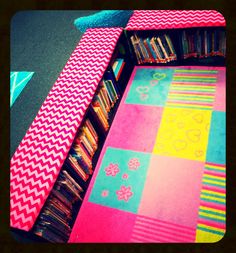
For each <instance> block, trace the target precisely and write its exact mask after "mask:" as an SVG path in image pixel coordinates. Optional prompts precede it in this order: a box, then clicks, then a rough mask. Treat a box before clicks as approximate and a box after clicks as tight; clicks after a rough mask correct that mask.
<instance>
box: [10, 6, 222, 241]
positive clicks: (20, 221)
mask: <svg viewBox="0 0 236 253" xmlns="http://www.w3.org/2000/svg"><path fill="white" fill-rule="evenodd" d="M144 12H145V13H144V14H145V15H143V11H135V12H134V15H133V16H132V17H131V19H130V21H129V23H128V25H127V27H126V28H125V29H122V28H100V29H88V30H87V31H86V33H85V35H84V36H83V38H82V39H81V41H80V43H79V45H78V46H77V47H76V49H75V51H74V52H73V54H72V56H71V58H70V59H69V61H68V63H67V65H66V66H65V68H64V69H63V71H62V73H61V75H60V76H59V79H58V80H57V82H56V83H55V86H54V87H53V89H52V91H51V92H50V94H49V97H48V98H47V99H46V102H45V103H44V104H43V106H42V109H41V111H40V112H39V115H38V116H37V117H36V120H35V122H33V124H32V126H31V128H30V129H29V131H28V132H27V134H26V137H25V138H24V140H23V141H22V143H21V144H20V146H19V148H18V150H17V151H16V153H15V155H14V156H13V158H12V161H11V175H12V176H11V177H12V181H11V185H13V184H15V185H17V184H21V189H18V190H17V191H16V190H15V189H13V188H12V189H11V196H13V197H12V199H13V204H12V209H11V226H12V232H13V233H14V234H15V235H16V236H15V237H16V238H18V239H17V240H21V239H22V238H24V237H25V235H29V236H27V237H28V240H29V241H38V242H45V241H51V242H67V240H68V238H69V234H70V231H71V229H72V228H73V225H74V223H75V220H76V217H77V215H78V213H79V210H80V207H81V205H82V203H83V198H84V196H85V194H86V190H87V188H88V186H89V183H90V181H91V178H92V176H93V172H94V171H93V169H94V168H95V167H96V164H97V162H98V159H99V156H100V153H101V150H102V148H103V145H104V142H105V140H106V137H107V135H108V133H109V129H110V126H111V125H112V122H113V119H114V117H115V115H116V111H117V109H118V108H119V104H120V101H121V98H122V96H123V94H124V92H125V89H126V86H127V83H128V81H129V78H130V76H131V73H132V71H133V68H134V66H137V65H142V66H155V65H157V66H185V65H186V66H189V65H193V66H194V65H200V66H225V39H224V38H223V37H224V35H223V33H224V32H225V28H224V26H223V21H222V19H220V18H219V20H220V21H217V20H216V19H214V22H213V21H209V19H208V23H206V22H204V15H203V21H202V22H195V23H194V22H193V21H192V22H190V21H189V20H188V17H184V18H183V19H184V20H185V21H184V22H183V21H182V18H180V19H179V23H178V21H176V20H178V18H179V17H178V15H182V17H183V16H184V15H187V14H186V12H185V11H184V12H182V14H181V13H180V14H179V12H178V11H176V12H175V15H176V18H174V19H173V20H174V23H171V21H169V23H168V24H166V23H165V21H163V20H162V19H161V18H158V19H157V17H158V15H157V14H160V15H161V16H162V15H163V18H164V17H165V18H166V13H164V14H165V15H164V14H163V13H162V12H158V11H157V12H155V11H154V12H152V11H144ZM167 12H168V11H167ZM153 13H154V14H155V15H154V14H153ZM176 13H177V14H176ZM189 13H192V11H190V12H189ZM168 14H169V15H170V16H171V15H173V13H172V12H171V11H169V13H168ZM150 20H151V21H150ZM153 20H154V21H153ZM167 20H168V17H167ZM210 20H211V19H210ZM149 21H150V22H149ZM181 22H182V23H181ZM163 24H165V25H163ZM205 31H207V32H206V34H210V35H209V36H210V37H211V40H210V41H211V42H209V43H208V44H210V45H211V47H210V49H209V47H208V49H206V52H208V51H209V55H207V57H205V56H203V55H204V54H201V53H196V54H194V53H195V51H198V49H197V42H196V41H195V40H194V38H195V37H194V36H196V34H198V33H200V34H201V33H203V34H204V32H205ZM215 31H217V32H220V33H221V34H222V42H221V47H222V49H223V50H221V51H220V53H215V54H214V52H215V51H216V52H217V50H213V49H212V47H213V46H212V45H214V47H215V46H216V44H214V43H215V39H216V38H218V37H217V35H216V34H215ZM183 34H185V35H186V34H187V42H186V36H185V42H186V43H187V48H186V44H184V45H183ZM213 37H214V41H213V39H212V38H213ZM199 38H200V39H201V36H200V37H199ZM203 38H204V36H203ZM200 39H199V40H200ZM195 42H196V43H195ZM140 44H142V45H140ZM206 44H207V43H206ZM208 46H209V45H208ZM218 47H219V45H218ZM193 48H194V49H193ZM204 50H205V47H204ZM144 51H145V52H144ZM200 51H201V50H200ZM218 51H219V50H218ZM222 51H223V52H222ZM137 52H138V53H137ZM137 54H139V56H137ZM140 54H143V55H142V56H141V55H140ZM145 54H146V56H145ZM80 56H81V57H82V58H80V59H79V57H80ZM184 56H185V57H184ZM160 59H162V60H160ZM79 61H81V62H80V63H79V64H78V66H76V67H75V63H76V62H79ZM80 80H82V81H80ZM65 81H67V82H68V86H67V88H68V90H67V91H65V94H63V93H61V91H60V90H59V88H62V87H63V86H60V83H62V85H64V83H65ZM77 82H80V83H79V87H78V86H76V85H75V83H77ZM90 84H91V85H90ZM89 85H90V86H89ZM85 86H86V87H85ZM58 87H59V88H58ZM62 89H63V88H62ZM58 90H59V93H60V94H61V95H62V98H59V97H58V94H57V92H58ZM68 100H72V103H71V104H70V105H66V102H67V101H68ZM62 101H64V102H62ZM84 101H85V103H84ZM61 103H64V106H65V111H64V112H63V113H65V114H66V113H67V112H72V113H69V114H70V117H71V118H73V119H75V118H76V117H77V120H75V121H73V122H72V127H70V128H69V131H68V132H69V133H65V131H63V128H65V127H68V123H67V121H68V118H69V117H68V118H67V120H64V119H63V120H61V122H60V120H58V116H59V115H58V112H56V109H55V108H54V109H53V110H54V112H55V113H54V116H53V120H54V122H55V124H54V125H50V129H52V128H55V129H59V130H58V132H57V135H56V134H54V136H53V137H52V139H53V138H54V139H53V142H54V143H53V144H52V143H51V142H50V137H49V136H48V135H47V133H46V131H45V129H44V131H45V133H43V134H42V136H37V135H36V136H35V139H32V136H34V134H35V133H34V131H33V130H32V129H35V128H37V122H38V121H40V122H41V124H42V122H43V124H46V125H47V124H48V122H50V121H49V119H47V116H45V115H47V113H46V112H48V110H49V109H48V105H50V106H51V104H53V105H56V106H60V104H61ZM111 104H112V105H111ZM108 107H109V108H108ZM45 108H46V109H45ZM40 113H41V114H40ZM60 113H61V112H60ZM50 117H51V116H50ZM50 117H49V118H50ZM88 119H89V122H90V123H89V124H91V125H92V130H91V128H90V127H89V126H88V125H87V128H86V129H87V130H88V128H90V133H87V132H86V133H85V136H86V138H85V137H84V136H83V141H82V142H83V148H85V149H87V151H88V153H89V152H90V158H91V159H90V162H91V163H90V170H88V169H87V168H86V169H85V168H83V165H82V164H83V162H85V163H86V161H83V162H82V163H80V164H79V167H80V169H81V167H82V170H83V172H82V173H83V174H86V176H85V177H86V179H84V180H83V179H81V178H82V177H83V176H82V175H79V174H78V171H77V172H76V169H74V168H73V166H72V165H71V164H70V163H68V159H69V157H70V156H71V155H72V157H73V154H72V148H73V147H74V146H75V143H76V142H77V139H78V136H79V135H80V133H81V131H83V130H82V129H84V128H83V127H84V125H86V124H87V123H86V121H87V120H88ZM50 120H51V122H52V121H53V120H52V119H51V118H50ZM45 122H46V123H45ZM40 126H41V125H40ZM46 130H47V129H46ZM84 131H85V130H84ZM93 131H94V132H95V133H96V135H97V137H98V138H96V137H95V136H94V135H93V133H92V132H93ZM44 136H46V137H47V138H45V139H44V138H43V137H44ZM39 138H42V139H43V140H44V145H45V146H52V145H55V143H57V142H60V143H61V147H60V149H58V150H54V154H53V155H54V157H53V155H51V157H50V155H49V157H50V158H49V157H48V156H47V155H45V154H47V152H48V153H50V152H51V150H43V149H42V146H35V148H36V152H37V154H36V153H35V154H34V153H32V154H31V155H32V157H28V156H27V155H26V154H25V153H27V149H28V146H30V145H35V144H32V143H37V142H38V140H39ZM94 141H95V142H96V143H94V145H95V146H94V149H93V147H92V146H93V145H92V143H93V142H94ZM79 142H81V140H79ZM56 145H58V144H56ZM22 150H23V151H22ZM89 150H90V151H89ZM50 154H51V153H50ZM74 155H75V154H74ZM26 156H27V162H28V164H29V166H28V165H27V164H26V163H25V160H24V159H25V157H26ZM19 157H20V158H19ZM35 157H37V159H38V161H41V160H42V161H47V160H48V159H51V161H52V158H53V159H54V160H55V163H53V162H51V161H50V162H46V163H44V164H40V162H38V161H37V162H35ZM75 157H76V156H74V158H73V159H74V160H73V161H74V162H78V161H76V159H75ZM30 159H31V160H30ZM40 159H41V160H40ZM35 163H36V167H37V166H41V167H43V168H44V170H45V172H46V174H44V175H40V174H39V175H37V177H39V178H40V180H41V182H39V180H38V181H37V182H38V185H44V184H45V182H46V183H47V185H48V186H47V187H46V189H44V188H45V187H44V188H43V189H42V188H41V189H39V192H42V193H41V195H40V194H38V195H37V194H34V196H33V195H32V192H34V191H35V189H36V188H37V187H38V186H35V187H34V186H32V185H31V184H30V182H31V181H32V180H33V181H34V180H35V176H34V175H33V176H32V175H31V170H33V167H34V166H35ZM78 163H79V162H78ZM32 164H33V165H34V166H33V167H32ZM87 165H88V164H87ZM84 166H85V167H86V165H84ZM16 167H17V169H16ZM18 167H19V168H20V169H18ZM51 167H52V168H53V169H52V170H50V169H51ZM64 169H65V171H67V173H68V174H69V176H67V179H66V180H67V181H68V180H69V181H70V183H69V184H70V186H72V185H76V184H78V185H79V186H80V187H81V188H82V190H80V189H79V186H77V187H75V188H73V190H74V191H75V192H76V193H75V194H74V195H75V196H77V197H76V198H75V196H74V195H73V194H72V195H73V196H71V195H70V196H67V193H65V196H67V199H70V198H75V200H74V203H73V205H72V207H71V208H70V214H69V215H67V216H70V219H67V218H68V217H66V214H63V212H59V213H60V214H59V216H60V217H59V218H58V217H57V218H55V219H57V220H60V218H61V219H62V217H65V219H66V222H62V223H66V225H64V226H62V227H61V229H59V230H60V231H59V232H55V233H53V230H55V229H56V227H55V224H56V223H54V222H51V223H53V225H54V228H53V227H50V225H49V226H48V225H47V224H48V223H50V220H48V219H47V218H45V217H44V218H42V216H43V215H44V212H45V210H46V209H49V210H48V211H47V214H48V212H50V208H48V205H49V204H51V205H52V202H53V201H50V199H51V197H52V194H53V191H54V190H55V189H57V190H58V191H60V189H61V188H60V187H61V186H60V187H59V186H58V183H60V184H63V182H64V181H63V180H65V179H61V175H62V174H63V170H64ZM19 171H27V173H25V172H19ZM19 173H21V174H22V173H23V175H24V174H25V177H24V178H23V179H22V180H20V179H19ZM64 175H65V173H64ZM70 177H72V180H70V179H69V178H70ZM16 178H17V180H16ZM32 178H33V179H32ZM24 180H25V181H26V182H27V183H28V185H27V186H26V187H25V185H24V184H25V182H23V181H24ZM73 180H74V181H75V183H73ZM42 182H43V183H42ZM22 185H23V186H22ZM39 188H40V187H39ZM62 188H63V187H62ZM22 189H23V190H22ZM27 190H28V192H27ZM37 191H38V189H37ZM23 194H25V195H26V196H28V198H29V199H30V198H32V196H33V199H32V200H29V202H28V203H27V202H24V200H22V197H21V196H22V195H23ZM36 195H37V196H36ZM54 195H55V194H54ZM16 196H19V198H18V199H17V198H16ZM54 198H55V196H54ZM38 200H40V201H38ZM35 202H38V204H37V206H35V205H34V203H35ZM62 202H63V201H62ZM30 209H32V210H33V211H32V210H31V211H30V212H27V213H26V212H25V211H20V210H30ZM59 209H60V208H59ZM61 209H63V208H61ZM61 209H60V211H62V210H61ZM64 209H66V208H64ZM22 213H23V215H22ZM63 215H64V216H63ZM44 216H45V215H44ZM49 216H50V215H49ZM22 217H23V218H22ZM50 219H51V216H50ZM42 221H43V225H42ZM40 222H41V225H39V224H40ZM58 224H60V222H59V223H58ZM43 226H44V227H45V228H46V229H43V228H44V227H43ZM68 226H69V228H68V230H67V229H65V227H68ZM39 227H40V228H39ZM63 229H64V231H65V230H66V231H67V235H66V236H63V235H61V233H63ZM49 230H50V233H49V232H47V231H49ZM44 231H46V233H45V235H44V234H43V233H44ZM53 234H54V235H53ZM55 234H56V235H55ZM47 237H48V239H46V238H47ZM49 238H50V239H49Z"/></svg>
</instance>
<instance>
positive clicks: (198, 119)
mask: <svg viewBox="0 0 236 253" xmlns="http://www.w3.org/2000/svg"><path fill="white" fill-rule="evenodd" d="M193 119H194V120H195V122H197V123H199V124H200V123H202V122H203V115H202V114H201V113H198V114H195V115H194V116H193Z"/></svg>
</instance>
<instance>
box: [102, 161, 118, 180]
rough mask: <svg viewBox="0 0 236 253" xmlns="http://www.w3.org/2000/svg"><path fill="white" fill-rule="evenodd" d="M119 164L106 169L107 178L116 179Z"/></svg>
mask: <svg viewBox="0 0 236 253" xmlns="http://www.w3.org/2000/svg"><path fill="white" fill-rule="evenodd" d="M119 171H120V170H119V167H118V164H113V163H110V164H109V166H108V167H106V168H105V172H106V175H107V176H113V177H115V176H116V174H117V173H118V172H119Z"/></svg>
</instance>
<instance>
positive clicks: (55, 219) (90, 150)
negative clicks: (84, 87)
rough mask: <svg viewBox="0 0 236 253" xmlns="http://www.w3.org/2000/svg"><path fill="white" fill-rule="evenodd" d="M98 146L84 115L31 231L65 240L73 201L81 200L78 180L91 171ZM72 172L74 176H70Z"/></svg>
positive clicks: (49, 237)
mask: <svg viewBox="0 0 236 253" xmlns="http://www.w3.org/2000/svg"><path fill="white" fill-rule="evenodd" d="M97 148H98V135H97V133H96V131H95V129H94V127H93V125H92V123H91V121H90V120H89V119H88V118H87V119H86V120H85V121H84V123H83V125H82V126H81V127H80V130H79V132H78V135H77V137H76V138H75V140H74V143H73V145H72V147H71V149H70V151H69V154H68V157H67V159H66V160H65V163H64V165H63V166H62V170H61V172H60V174H59V176H58V178H57V181H56V183H55V185H54V187H53V189H52V191H51V194H50V196H49V197H48V199H47V201H46V203H45V205H44V208H43V210H42V212H41V213H40V215H39V218H38V221H37V222H36V224H35V226H34V229H33V231H34V233H35V234H36V235H38V236H41V237H43V238H45V239H46V240H48V241H50V242H66V241H67V240H68V239H69V236H70V233H71V221H72V216H73V215H72V214H73V206H74V204H76V203H78V202H81V201H82V196H81V193H83V192H84V190H85V189H84V188H83V185H81V183H83V182H86V181H87V180H88V178H89V176H90V175H91V174H92V173H93V169H92V158H93V156H94V154H95V151H96V150H97ZM72 172H74V175H76V177H73V176H72Z"/></svg>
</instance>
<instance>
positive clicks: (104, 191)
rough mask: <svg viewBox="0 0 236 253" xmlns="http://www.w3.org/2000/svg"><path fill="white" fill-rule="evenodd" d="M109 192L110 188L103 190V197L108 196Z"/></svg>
mask: <svg viewBox="0 0 236 253" xmlns="http://www.w3.org/2000/svg"><path fill="white" fill-rule="evenodd" d="M108 193H109V191H108V190H103V191H102V194H101V195H102V197H107V196H108Z"/></svg>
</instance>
